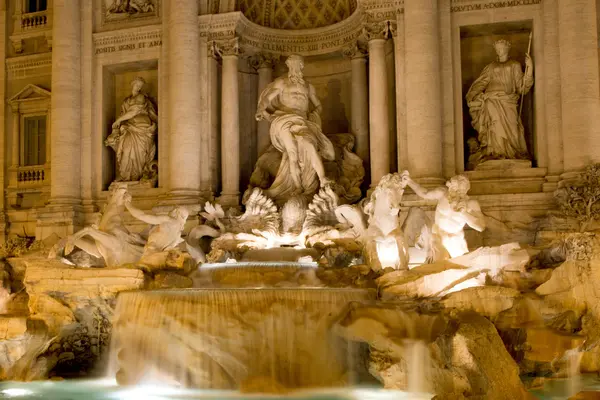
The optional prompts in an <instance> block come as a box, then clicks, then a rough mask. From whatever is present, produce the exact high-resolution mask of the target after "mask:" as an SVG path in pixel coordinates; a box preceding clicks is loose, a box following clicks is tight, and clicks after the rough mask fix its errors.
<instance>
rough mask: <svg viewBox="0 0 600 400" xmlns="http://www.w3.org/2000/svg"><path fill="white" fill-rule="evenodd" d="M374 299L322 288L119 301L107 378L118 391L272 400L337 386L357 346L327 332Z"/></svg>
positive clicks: (176, 293)
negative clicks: (136, 386) (290, 391)
mask: <svg viewBox="0 0 600 400" xmlns="http://www.w3.org/2000/svg"><path fill="white" fill-rule="evenodd" d="M374 296H375V293H374V292H372V291H368V290H362V289H325V288H323V289H300V288H298V289H276V288H271V289H188V290H163V291H145V292H128V293H121V294H120V295H119V298H118V302H117V307H116V310H115V320H114V322H113V333H112V342H111V366H112V371H113V372H114V373H115V374H116V376H117V379H118V380H119V381H120V382H121V383H143V382H145V381H151V382H155V383H156V382H162V383H171V384H176V385H181V386H185V387H196V388H213V389H238V388H241V389H242V390H246V391H266V392H273V391H275V392H276V391H280V390H285V389H286V388H307V387H324V386H341V385H345V384H348V383H349V382H348V381H349V380H350V379H351V377H352V373H351V371H350V369H351V368H352V366H353V365H354V364H357V363H356V359H357V358H359V357H360V355H359V353H358V348H357V346H358V345H356V344H349V343H347V342H346V341H344V340H342V339H341V338H339V337H337V336H335V335H334V334H333V333H331V332H330V326H331V324H332V323H333V321H334V320H335V319H336V318H337V317H338V315H339V313H340V312H343V310H344V307H345V306H346V305H347V304H348V303H350V302H351V301H364V300H370V299H373V298H374ZM351 360H353V361H352V362H351ZM358 364H360V363H358Z"/></svg>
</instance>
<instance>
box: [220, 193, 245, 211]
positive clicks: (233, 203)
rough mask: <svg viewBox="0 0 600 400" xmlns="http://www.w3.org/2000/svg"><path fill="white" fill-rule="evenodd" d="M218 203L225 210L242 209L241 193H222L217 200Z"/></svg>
mask: <svg viewBox="0 0 600 400" xmlns="http://www.w3.org/2000/svg"><path fill="white" fill-rule="evenodd" d="M217 202H218V203H219V204H220V205H221V207H223V208H224V209H228V208H236V209H238V210H239V209H240V208H241V207H240V193H239V192H237V193H224V192H221V196H220V197H219V198H218V199H217Z"/></svg>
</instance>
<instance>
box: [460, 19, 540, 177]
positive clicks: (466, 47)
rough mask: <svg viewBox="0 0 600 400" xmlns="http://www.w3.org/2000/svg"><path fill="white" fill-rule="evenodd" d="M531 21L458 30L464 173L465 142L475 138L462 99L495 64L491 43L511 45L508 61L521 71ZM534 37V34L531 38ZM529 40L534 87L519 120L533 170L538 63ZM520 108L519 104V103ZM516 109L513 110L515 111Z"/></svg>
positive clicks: (469, 117)
mask: <svg viewBox="0 0 600 400" xmlns="http://www.w3.org/2000/svg"><path fill="white" fill-rule="evenodd" d="M532 27H533V21H531V20H526V21H509V22H502V23H495V24H482V25H468V26H461V27H460V60H461V90H462V94H461V98H462V105H461V106H462V117H463V146H464V165H465V169H468V168H467V167H468V159H469V146H468V144H467V140H469V138H472V137H474V138H476V137H477V131H476V130H475V129H474V128H473V127H472V125H471V116H470V115H469V107H468V105H467V101H466V99H465V96H466V94H467V92H468V91H469V88H470V87H471V85H472V84H473V82H474V81H475V80H476V79H477V78H478V77H479V75H480V74H481V72H482V71H483V69H484V68H485V66H486V65H488V64H489V63H491V62H493V61H495V60H496V58H497V56H496V51H495V50H494V42H496V41H497V40H500V39H505V40H508V41H509V42H511V49H510V53H509V58H510V59H512V60H516V61H518V62H519V63H520V64H521V68H522V70H523V71H524V70H525V54H526V53H527V47H528V44H529V33H530V32H531V31H532ZM535 34H536V33H535V32H534V35H535ZM533 50H534V48H533V40H532V43H531V50H530V55H531V57H532V58H533V63H534V71H533V78H534V84H533V87H532V88H531V90H530V91H529V93H527V95H525V97H524V99H523V111H522V113H521V120H522V121H523V127H524V129H525V141H526V142H527V150H528V152H529V155H530V157H531V160H532V167H536V154H535V152H534V149H535V137H536V135H535V131H536V126H535V124H534V121H535V119H534V118H535V96H534V93H535V90H536V84H537V83H536V82H535V79H536V66H539V65H540V62H541V61H542V60H536V59H535V56H534V51H533ZM520 101H521V100H520V99H519V102H520ZM519 105H520V103H519ZM519 105H518V106H517V107H519Z"/></svg>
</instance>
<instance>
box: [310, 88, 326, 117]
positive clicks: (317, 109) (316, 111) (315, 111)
mask: <svg viewBox="0 0 600 400" xmlns="http://www.w3.org/2000/svg"><path fill="white" fill-rule="evenodd" d="M308 98H309V100H310V102H311V104H312V111H311V112H310V113H309V114H308V119H309V120H310V121H312V122H314V123H315V124H318V125H319V126H321V112H322V111H323V106H322V105H321V100H319V98H318V97H317V92H316V90H315V87H314V86H313V85H308Z"/></svg>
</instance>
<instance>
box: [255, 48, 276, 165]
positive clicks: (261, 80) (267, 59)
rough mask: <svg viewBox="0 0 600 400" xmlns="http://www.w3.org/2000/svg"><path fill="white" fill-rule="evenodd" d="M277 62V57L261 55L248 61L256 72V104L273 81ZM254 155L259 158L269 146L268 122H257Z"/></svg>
mask: <svg viewBox="0 0 600 400" xmlns="http://www.w3.org/2000/svg"><path fill="white" fill-rule="evenodd" d="M277 61H279V56H275V55H272V54H269V53H261V54H257V55H256V56H254V57H252V58H251V59H250V64H251V65H252V67H253V68H254V69H256V71H257V72H258V96H257V99H256V104H258V100H259V99H260V95H261V94H262V92H263V90H265V89H266V87H267V86H268V85H269V83H271V82H272V81H273V66H274V65H275V63H277ZM256 128H257V129H256V153H257V157H260V156H261V154H262V153H264V152H265V151H266V150H267V148H268V147H269V145H270V144H271V137H270V135H269V121H258V122H257V124H256Z"/></svg>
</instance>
